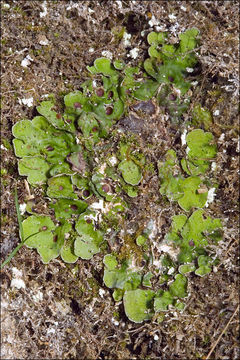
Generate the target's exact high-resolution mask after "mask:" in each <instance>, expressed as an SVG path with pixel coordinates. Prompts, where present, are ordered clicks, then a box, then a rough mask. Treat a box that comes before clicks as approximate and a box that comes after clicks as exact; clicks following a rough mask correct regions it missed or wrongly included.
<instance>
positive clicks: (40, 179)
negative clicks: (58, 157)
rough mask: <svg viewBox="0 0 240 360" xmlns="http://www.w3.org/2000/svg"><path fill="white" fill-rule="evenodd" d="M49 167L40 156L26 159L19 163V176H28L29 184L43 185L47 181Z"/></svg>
mask: <svg viewBox="0 0 240 360" xmlns="http://www.w3.org/2000/svg"><path fill="white" fill-rule="evenodd" d="M48 170H49V165H48V164H47V163H46V161H45V160H44V159H43V158H42V157H39V156H35V157H32V156H29V157H24V158H23V159H21V160H19V162H18V172H19V175H22V176H27V179H28V182H29V184H32V185H41V184H43V183H45V181H46V179H47V175H46V174H47V171H48Z"/></svg>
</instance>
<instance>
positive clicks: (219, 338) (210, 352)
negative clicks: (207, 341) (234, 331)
mask: <svg viewBox="0 0 240 360" xmlns="http://www.w3.org/2000/svg"><path fill="white" fill-rule="evenodd" d="M238 309H239V305H238V306H237V307H236V310H235V311H234V313H233V314H232V316H231V318H230V320H229V321H228V323H227V325H226V326H225V328H224V329H223V331H222V332H221V334H220V335H219V337H218V339H217V341H216V342H215V344H214V345H213V347H212V348H211V350H210V351H209V353H208V355H207V357H206V358H204V359H205V360H208V359H209V358H210V356H211V354H212V352H213V350H214V349H215V347H216V346H217V344H218V343H219V341H220V340H221V338H222V336H223V334H224V333H225V331H226V330H227V328H228V326H229V325H230V323H231V321H232V319H233V318H234V316H235V315H236V313H237V311H238Z"/></svg>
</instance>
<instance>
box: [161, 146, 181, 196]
mask: <svg viewBox="0 0 240 360" xmlns="http://www.w3.org/2000/svg"><path fill="white" fill-rule="evenodd" d="M179 171H180V169H179V166H178V161H177V156H176V153H175V151H174V150H168V152H167V154H166V161H165V162H158V176H159V179H160V181H161V187H160V194H162V195H166V196H167V197H168V199H169V200H170V201H171V200H172V201H174V200H178V199H179V198H181V197H182V196H183V191H182V189H181V185H180V184H181V182H182V181H183V178H182V176H180V175H175V174H176V172H179Z"/></svg>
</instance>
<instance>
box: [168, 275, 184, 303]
mask: <svg viewBox="0 0 240 360" xmlns="http://www.w3.org/2000/svg"><path fill="white" fill-rule="evenodd" d="M169 291H170V293H171V294H172V295H173V296H175V297H178V298H184V297H186V296H187V278H186V277H185V276H183V275H182V274H177V275H176V276H175V280H174V282H173V283H172V284H170V285H169Z"/></svg>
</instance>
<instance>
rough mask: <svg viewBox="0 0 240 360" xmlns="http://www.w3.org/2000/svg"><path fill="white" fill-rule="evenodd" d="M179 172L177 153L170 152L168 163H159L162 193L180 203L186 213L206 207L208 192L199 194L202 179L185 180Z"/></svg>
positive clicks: (192, 177)
mask: <svg viewBox="0 0 240 360" xmlns="http://www.w3.org/2000/svg"><path fill="white" fill-rule="evenodd" d="M179 171H180V169H179V166H178V163H177V157H176V153H175V151H173V150H169V151H168V152H167V156H166V161H165V162H164V163H162V162H159V163H158V172H159V178H160V180H161V187H160V193H161V194H162V195H166V196H167V197H168V199H169V200H175V201H178V204H179V206H180V207H181V208H182V209H184V210H186V211H190V210H191V209H192V208H193V207H196V208H202V207H204V205H205V203H206V201H207V192H205V193H202V192H198V189H199V188H200V186H201V184H202V180H201V178H200V177H197V176H190V177H188V178H183V177H182V175H181V174H179Z"/></svg>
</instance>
